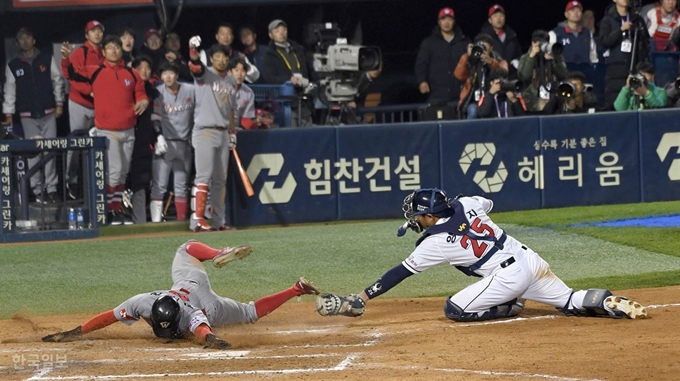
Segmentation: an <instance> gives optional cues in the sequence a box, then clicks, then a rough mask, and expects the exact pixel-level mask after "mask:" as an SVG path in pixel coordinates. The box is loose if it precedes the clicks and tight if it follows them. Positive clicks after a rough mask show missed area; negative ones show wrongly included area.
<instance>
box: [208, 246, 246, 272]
mask: <svg viewBox="0 0 680 381" xmlns="http://www.w3.org/2000/svg"><path fill="white" fill-rule="evenodd" d="M252 252H253V247H252V246H250V245H240V246H236V247H225V248H223V249H222V251H220V252H219V253H218V254H217V255H216V256H215V258H213V260H212V262H213V265H215V267H217V268H218V269H219V268H221V267H223V266H224V265H226V264H227V263H229V262H231V261H233V260H236V259H243V258H245V257H247V256H249V255H250V253H252Z"/></svg>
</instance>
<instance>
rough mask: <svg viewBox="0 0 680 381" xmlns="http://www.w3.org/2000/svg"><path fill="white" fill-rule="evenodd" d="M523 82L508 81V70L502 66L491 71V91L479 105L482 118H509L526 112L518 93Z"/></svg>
mask: <svg viewBox="0 0 680 381" xmlns="http://www.w3.org/2000/svg"><path fill="white" fill-rule="evenodd" d="M521 88H522V83H521V82H519V81H517V80H515V81H508V71H507V70H505V69H501V68H496V69H493V70H491V71H490V72H489V91H488V92H486V94H484V97H483V99H482V102H481V105H480V106H479V117H480V118H509V117H511V116H522V115H524V114H525V110H524V106H523V105H522V102H521V101H520V100H519V99H518V96H517V93H519V91H520V89H521Z"/></svg>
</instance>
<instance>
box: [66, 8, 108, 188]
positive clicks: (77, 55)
mask: <svg viewBox="0 0 680 381" xmlns="http://www.w3.org/2000/svg"><path fill="white" fill-rule="evenodd" d="M103 38H104V25H102V23H100V22H99V21H97V20H92V21H90V22H88V23H87V24H86V25H85V43H84V44H83V45H82V46H81V47H79V48H77V49H75V50H73V49H72V47H71V46H70V45H69V43H68V42H64V43H63V45H62V49H61V53H62V60H61V71H62V74H63V75H64V77H65V78H66V79H68V81H69V86H70V90H69V94H68V113H69V124H70V126H71V132H73V131H77V130H88V129H90V128H91V127H93V126H94V99H93V98H92V95H91V94H92V86H90V84H89V83H88V82H84V81H82V79H83V78H86V71H87V69H86V67H88V66H94V67H97V66H99V65H100V64H101V63H102V62H103V61H104V55H103V53H102V49H101V43H102V39H103ZM69 67H70V69H69ZM72 155H73V152H72V151H69V152H68V156H67V158H66V168H67V171H66V176H65V177H66V184H67V189H68V193H69V196H70V197H71V198H75V197H74V190H75V189H76V187H75V184H76V183H77V182H78V174H79V171H80V160H79V157H78V156H76V157H75V158H74V157H73V156H72Z"/></svg>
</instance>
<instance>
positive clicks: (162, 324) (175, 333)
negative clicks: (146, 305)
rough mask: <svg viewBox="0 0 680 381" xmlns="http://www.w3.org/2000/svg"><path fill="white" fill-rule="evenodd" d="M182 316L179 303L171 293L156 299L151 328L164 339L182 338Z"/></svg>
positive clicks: (157, 335) (152, 310)
mask: <svg viewBox="0 0 680 381" xmlns="http://www.w3.org/2000/svg"><path fill="white" fill-rule="evenodd" d="M180 316H181V313H180V307H179V303H178V302H177V301H176V300H175V298H173V297H172V296H170V295H163V296H161V297H160V298H158V299H156V301H155V302H153V306H151V328H153V333H154V335H156V337H160V338H162V339H179V338H182V334H181V331H180V329H179V318H180Z"/></svg>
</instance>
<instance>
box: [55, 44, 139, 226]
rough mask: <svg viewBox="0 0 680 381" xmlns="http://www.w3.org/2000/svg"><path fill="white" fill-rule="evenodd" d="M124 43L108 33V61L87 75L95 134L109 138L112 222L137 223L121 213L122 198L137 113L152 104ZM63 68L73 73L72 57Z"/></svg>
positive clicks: (64, 48)
mask: <svg viewBox="0 0 680 381" xmlns="http://www.w3.org/2000/svg"><path fill="white" fill-rule="evenodd" d="M122 45H123V44H122V42H121V41H120V38H118V36H107V37H106V38H105V39H104V41H103V43H102V47H103V51H104V63H102V64H100V65H98V66H88V67H86V73H85V77H84V78H83V80H84V81H87V82H88V83H91V85H92V94H93V97H94V98H95V99H97V107H96V108H95V110H94V124H95V126H96V129H95V130H94V131H92V134H94V135H95V136H100V137H105V138H106V139H107V141H108V144H107V146H108V149H107V151H106V152H107V159H108V163H109V166H108V173H107V178H108V184H107V196H108V200H107V201H108V206H109V212H110V215H109V221H110V222H111V224H112V225H120V224H126V225H129V224H132V223H133V222H132V220H130V219H129V218H128V217H127V216H125V215H124V214H122V213H120V212H121V198H122V195H123V191H124V190H125V180H126V178H127V174H128V172H129V170H130V160H131V159H132V150H133V147H134V143H135V130H134V127H135V125H136V124H137V116H139V115H141V114H143V113H144V110H146V108H147V106H148V105H149V98H148V97H147V96H146V92H145V90H144V81H143V80H142V78H141V77H140V76H139V73H138V72H137V70H134V69H131V68H129V67H127V66H125V64H124V63H123V47H122ZM61 52H62V55H63V56H64V57H68V56H69V54H70V53H71V52H70V49H69V46H68V45H64V46H62V48H61ZM63 67H66V68H67V70H68V71H69V72H71V71H72V70H73V65H72V63H70V62H69V59H68V58H63V59H62V68H63Z"/></svg>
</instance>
